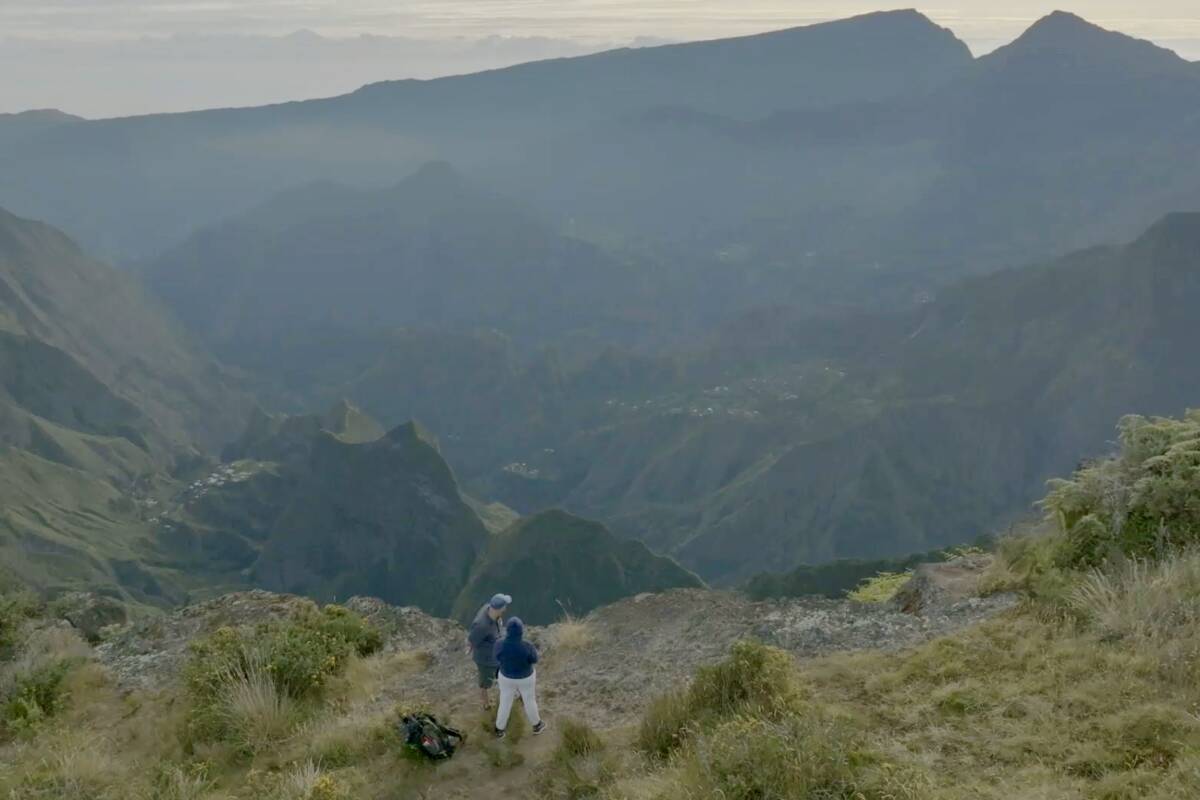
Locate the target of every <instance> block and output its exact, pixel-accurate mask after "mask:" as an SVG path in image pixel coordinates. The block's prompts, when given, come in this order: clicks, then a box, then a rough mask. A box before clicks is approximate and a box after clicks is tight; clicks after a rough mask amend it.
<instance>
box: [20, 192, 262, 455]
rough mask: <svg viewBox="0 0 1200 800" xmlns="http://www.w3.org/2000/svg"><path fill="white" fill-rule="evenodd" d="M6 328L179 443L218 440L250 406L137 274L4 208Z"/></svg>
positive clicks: (210, 445)
mask: <svg viewBox="0 0 1200 800" xmlns="http://www.w3.org/2000/svg"><path fill="white" fill-rule="evenodd" d="M0 331H4V332H6V333H9V334H14V335H22V336H25V337H28V338H29V339H32V340H34V341H36V342H38V343H40V344H41V345H45V346H49V347H52V348H56V349H57V350H59V351H61V352H63V353H66V354H67V355H69V356H70V357H71V358H73V359H74V360H75V361H76V362H78V363H79V364H80V365H82V366H83V368H84V369H86V370H87V371H88V372H91V373H92V374H93V375H94V376H95V377H96V379H98V380H99V381H100V382H102V383H103V384H104V387H105V389H106V390H107V391H106V392H101V393H98V394H100V397H99V398H97V402H101V398H102V397H103V396H104V395H105V394H109V393H111V394H116V395H118V396H119V397H121V398H123V399H124V400H125V401H127V402H129V403H132V404H133V405H135V406H137V407H138V408H139V409H140V410H141V412H142V413H143V414H144V415H145V416H146V417H148V418H149V419H150V420H152V421H153V422H154V424H155V426H156V427H157V428H158V431H159V435H160V438H163V439H164V440H165V444H166V445H169V446H171V447H173V448H175V449H176V450H182V449H187V448H190V447H192V446H194V445H198V446H199V447H201V448H202V449H207V450H210V451H211V450H213V449H216V448H219V447H220V446H221V445H222V444H224V443H225V442H226V441H228V440H229V439H231V438H232V437H233V436H234V435H235V434H236V432H237V430H238V426H240V425H241V422H242V419H243V414H244V412H245V410H247V409H248V405H247V404H246V399H245V398H244V397H242V396H241V395H240V394H239V393H238V392H237V391H236V388H235V386H234V384H233V382H232V380H231V379H230V377H229V376H228V375H227V374H226V373H225V372H223V371H222V370H221V369H220V368H219V367H218V366H217V365H216V363H215V362H214V361H213V360H212V359H211V358H210V357H209V356H207V355H206V354H205V352H204V351H203V350H202V349H201V348H199V347H198V346H196V345H195V344H194V343H193V342H191V341H190V340H189V339H188V337H187V335H186V334H185V333H184V332H183V331H182V330H180V328H179V327H178V325H177V324H176V323H175V322H174V321H173V320H172V319H171V318H170V316H169V314H168V313H167V312H165V311H164V310H163V309H162V308H161V307H160V306H159V305H158V304H157V302H156V301H155V300H154V299H153V298H152V297H151V296H150V295H148V294H147V293H146V292H144V291H143V290H142V289H141V288H140V286H139V285H138V284H137V283H136V282H135V281H133V280H131V279H130V278H129V277H128V276H127V275H123V274H121V273H119V272H117V271H116V270H114V269H113V268H112V267H109V266H107V265H105V264H101V263H99V262H97V261H94V260H93V259H91V258H89V257H88V256H87V255H85V254H84V253H83V252H81V251H80V250H79V248H78V247H77V246H76V245H75V244H74V243H73V242H72V241H71V240H70V239H68V238H67V237H66V236H65V235H64V234H62V233H61V232H59V231H57V230H55V229H53V228H51V227H49V226H47V225H44V224H41V223H38V222H33V221H30V220H25V219H21V218H18V217H15V216H13V215H11V214H9V213H7V212H5V211H3V210H0ZM6 377H8V376H7V375H6ZM30 377H33V375H32V374H31V375H30ZM92 394H97V393H96V392H88V393H83V395H82V397H81V398H80V399H79V400H77V402H82V400H83V399H85V398H88V397H89V396H90V395H92ZM58 402H60V403H61V402H63V401H62V399H61V398H60V399H59V400H58ZM81 408H83V409H85V410H86V403H82V405H81Z"/></svg>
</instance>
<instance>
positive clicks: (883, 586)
mask: <svg viewBox="0 0 1200 800" xmlns="http://www.w3.org/2000/svg"><path fill="white" fill-rule="evenodd" d="M911 579H912V570H909V571H907V572H881V573H879V574H878V575H875V576H873V577H870V578H867V579H866V580H864V581H863V582H862V583H860V584H859V585H858V588H856V589H854V590H853V591H851V592H847V593H846V596H847V597H849V598H850V599H851V600H857V601H858V602H860V603H886V602H888V601H890V600H891V599H892V598H893V597H895V596H896V593H897V592H899V591H900V589H901V588H902V587H903V586H904V584H906V583H908V582H909V581H910V580H911Z"/></svg>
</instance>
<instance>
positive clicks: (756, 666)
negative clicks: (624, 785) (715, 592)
mask: <svg viewBox="0 0 1200 800" xmlns="http://www.w3.org/2000/svg"><path fill="white" fill-rule="evenodd" d="M803 707H804V693H803V691H802V690H801V688H800V685H799V683H798V681H797V677H796V669H795V664H794V662H793V660H792V657H791V656H790V655H788V654H787V653H785V652H783V651H782V650H778V649H776V648H773V647H767V646H766V645H764V644H760V643H758V642H751V641H744V642H738V643H737V644H735V645H734V646H733V649H732V651H731V653H730V655H729V658H727V659H726V660H725V661H722V662H721V663H719V664H714V665H712V666H707V667H701V668H700V669H699V670H697V671H696V677H695V678H694V679H693V681H692V683H691V685H690V686H689V687H688V688H687V689H686V690H682V691H676V692H670V693H668V694H665V695H662V696H660V697H658V698H657V699H655V700H654V701H653V702H652V703H651V704H650V707H649V709H647V711H646V714H645V716H644V717H643V718H642V724H641V726H640V727H639V730H638V746H639V748H640V749H641V750H642V751H643V752H645V753H646V754H648V755H651V756H654V757H658V758H664V757H666V756H668V755H670V754H671V753H672V752H673V751H674V750H676V749H677V748H678V747H679V745H680V744H682V743H683V742H684V741H685V740H686V739H687V738H688V737H689V735H691V734H692V733H694V732H695V731H698V730H701V729H703V728H706V727H710V726H711V725H712V724H714V723H715V722H717V721H719V720H722V719H728V718H729V717H731V716H733V715H735V714H737V713H740V712H753V713H754V714H756V715H759V716H762V717H764V718H768V719H774V718H778V717H780V716H782V715H785V714H788V713H796V712H799V711H801V710H803Z"/></svg>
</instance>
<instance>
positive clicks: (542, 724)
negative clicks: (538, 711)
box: [533, 720, 546, 736]
mask: <svg viewBox="0 0 1200 800" xmlns="http://www.w3.org/2000/svg"><path fill="white" fill-rule="evenodd" d="M544 730H546V721H545V720H542V721H541V722H539V723H538V724H537V725H534V726H533V735H534V736H537V735H538V734H540V733H541V732H542V731H544Z"/></svg>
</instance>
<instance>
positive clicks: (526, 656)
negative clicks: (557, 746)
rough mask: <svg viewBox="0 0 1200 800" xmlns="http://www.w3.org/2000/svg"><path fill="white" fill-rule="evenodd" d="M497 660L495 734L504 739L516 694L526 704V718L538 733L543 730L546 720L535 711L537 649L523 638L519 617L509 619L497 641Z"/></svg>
mask: <svg viewBox="0 0 1200 800" xmlns="http://www.w3.org/2000/svg"><path fill="white" fill-rule="evenodd" d="M496 661H498V662H499V663H500V677H499V682H500V710H499V712H497V714H496V736H497V738H501V739H503V738H504V732H505V729H507V728H508V715H509V714H511V713H512V707H513V703H514V702H516V699H517V698H518V697H520V698H521V705H522V706H524V707H525V718H526V719H528V720H529V724H530V725H532V726H533V733H534V735H537V734H539V733H541V732H542V731H544V730H546V723H545V722H543V721H542V718H541V715H539V714H538V704H537V662H538V651H537V648H536V647H534V646H533V645H532V644H530V643H529V642H527V641H525V625H524V623H522V622H521V620H520V618H519V617H513V618H512V619H510V620H509V621H508V627H507V628H506V635H505V637H504V639H502V640H500V641H499V642H497V643H496Z"/></svg>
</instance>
